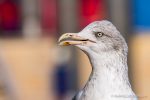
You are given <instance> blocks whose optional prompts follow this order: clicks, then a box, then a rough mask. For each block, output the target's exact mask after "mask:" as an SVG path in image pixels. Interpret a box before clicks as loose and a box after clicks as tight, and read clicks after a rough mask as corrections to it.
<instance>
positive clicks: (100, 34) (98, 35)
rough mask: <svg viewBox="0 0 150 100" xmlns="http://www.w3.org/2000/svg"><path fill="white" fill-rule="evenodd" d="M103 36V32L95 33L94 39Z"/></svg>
mask: <svg viewBox="0 0 150 100" xmlns="http://www.w3.org/2000/svg"><path fill="white" fill-rule="evenodd" d="M103 34H104V33H103V32H97V33H96V34H95V36H96V37H102V36H103Z"/></svg>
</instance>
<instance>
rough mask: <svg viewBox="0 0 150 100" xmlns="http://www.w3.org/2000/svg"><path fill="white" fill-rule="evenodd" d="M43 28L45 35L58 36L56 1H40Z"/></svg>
mask: <svg viewBox="0 0 150 100" xmlns="http://www.w3.org/2000/svg"><path fill="white" fill-rule="evenodd" d="M40 7H41V18H42V22H41V23H42V28H43V31H44V33H47V34H56V30H57V15H56V12H57V11H56V10H57V9H56V0H40Z"/></svg>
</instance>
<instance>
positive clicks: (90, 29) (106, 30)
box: [58, 20, 128, 54]
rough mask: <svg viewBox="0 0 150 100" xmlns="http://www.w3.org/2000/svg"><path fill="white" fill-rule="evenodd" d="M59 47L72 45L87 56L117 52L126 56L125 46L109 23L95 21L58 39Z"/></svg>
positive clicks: (118, 33) (120, 36) (122, 39)
mask: <svg viewBox="0 0 150 100" xmlns="http://www.w3.org/2000/svg"><path fill="white" fill-rule="evenodd" d="M58 42H59V45H61V46H69V45H74V46H76V47H78V48H80V49H81V50H83V51H84V52H86V53H88V54H91V53H92V54H93V53H96V54H99V53H104V52H106V53H107V52H119V53H124V54H127V51H128V49H127V44H126V42H125V40H124V38H123V37H122V35H121V34H120V32H119V31H118V30H117V29H116V27H115V26H114V25H113V24H112V23H111V22H109V21H107V20H103V21H95V22H92V23H91V24H89V25H88V26H86V27H85V28H84V29H83V30H82V31H81V32H78V33H65V34H63V35H62V36H61V37H60V38H59V41H58Z"/></svg>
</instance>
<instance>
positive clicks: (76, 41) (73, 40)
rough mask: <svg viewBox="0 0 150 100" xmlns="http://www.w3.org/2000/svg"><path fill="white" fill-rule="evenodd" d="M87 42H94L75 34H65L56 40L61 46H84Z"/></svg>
mask: <svg viewBox="0 0 150 100" xmlns="http://www.w3.org/2000/svg"><path fill="white" fill-rule="evenodd" d="M87 42H94V41H92V40H90V39H86V38H83V37H81V36H78V35H77V34H76V33H65V34H63V35H62V36H61V37H60V38H59V40H58V43H59V45H61V46H68V45H83V44H86V43H87Z"/></svg>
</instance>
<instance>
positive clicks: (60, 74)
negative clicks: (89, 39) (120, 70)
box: [0, 0, 150, 100]
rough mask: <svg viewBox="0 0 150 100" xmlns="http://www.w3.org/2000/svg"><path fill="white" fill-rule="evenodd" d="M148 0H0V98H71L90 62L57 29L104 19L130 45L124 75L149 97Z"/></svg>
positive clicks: (142, 99) (143, 96)
mask: <svg viewBox="0 0 150 100" xmlns="http://www.w3.org/2000/svg"><path fill="white" fill-rule="evenodd" d="M149 4H150V0H0V100H71V98H72V97H73V96H74V95H75V93H76V92H77V91H78V90H79V89H82V88H83V86H84V85H85V83H86V81H87V79H88V77H89V74H90V72H91V66H90V64H89V61H88V59H87V57H86V55H85V54H84V53H82V52H81V51H80V50H78V49H76V48H74V47H59V46H57V39H58V37H59V36H60V35H61V34H62V33H66V32H79V31H80V30H81V29H82V28H84V27H85V26H86V25H88V24H89V23H91V22H93V21H96V20H103V19H107V20H110V21H112V23H113V24H114V25H115V26H116V27H117V28H118V30H119V31H120V32H121V33H122V35H123V36H124V37H125V38H126V41H127V42H128V45H129V56H128V58H129V59H128V63H129V76H130V80H131V84H132V87H133V89H134V91H135V92H136V94H137V95H138V97H139V100H150V6H149Z"/></svg>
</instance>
